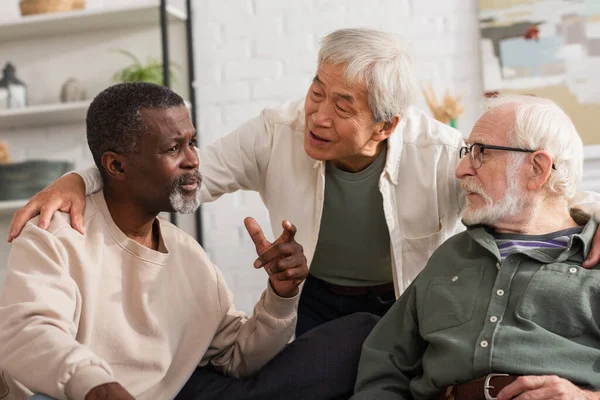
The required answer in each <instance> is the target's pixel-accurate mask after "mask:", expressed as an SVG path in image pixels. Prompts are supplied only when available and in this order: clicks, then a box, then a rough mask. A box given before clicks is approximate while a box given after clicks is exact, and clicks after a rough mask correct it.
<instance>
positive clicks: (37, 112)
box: [0, 100, 90, 132]
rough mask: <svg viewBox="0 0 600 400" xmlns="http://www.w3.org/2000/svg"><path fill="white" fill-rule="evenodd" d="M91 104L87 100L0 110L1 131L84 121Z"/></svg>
mask: <svg viewBox="0 0 600 400" xmlns="http://www.w3.org/2000/svg"><path fill="white" fill-rule="evenodd" d="M89 105H90V101H89V100H86V101H78V102H73V103H58V104H45V105H39V106H31V107H25V108H15V109H9V110H0V132H2V131H5V130H8V129H16V128H30V127H39V126H51V125H61V124H70V123H76V122H84V121H85V116H86V113H87V109H88V106H89Z"/></svg>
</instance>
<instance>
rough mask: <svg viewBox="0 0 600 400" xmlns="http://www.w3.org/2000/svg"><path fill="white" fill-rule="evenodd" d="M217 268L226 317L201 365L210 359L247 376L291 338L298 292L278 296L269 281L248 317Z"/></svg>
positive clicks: (228, 370)
mask: <svg viewBox="0 0 600 400" xmlns="http://www.w3.org/2000/svg"><path fill="white" fill-rule="evenodd" d="M215 270H216V273H217V280H218V290H219V302H220V307H221V312H222V313H223V317H222V320H221V324H220V326H219V328H218V330H217V332H216V334H215V336H214V339H213V340H212V342H211V344H210V346H209V348H208V350H207V352H206V353H205V355H204V357H203V359H202V361H201V363H200V365H206V364H207V363H209V362H210V363H211V364H212V365H213V366H214V367H215V368H217V369H218V370H220V371H221V372H223V373H224V374H226V375H230V376H234V377H236V378H245V377H248V376H251V375H253V374H255V373H256V372H258V371H259V370H260V369H261V368H262V367H263V366H264V365H265V364H266V363H267V362H269V361H270V360H271V359H272V358H273V357H275V355H277V354H278V353H279V352H280V351H281V350H282V349H283V348H284V347H285V346H286V344H287V343H288V341H289V340H290V339H291V338H292V335H293V334H294V329H295V327H296V307H297V304H298V298H299V295H297V296H295V297H292V298H282V297H279V296H277V294H275V292H274V291H273V289H272V288H271V285H270V283H269V284H268V288H267V289H266V290H265V291H264V292H263V293H262V295H261V297H260V299H259V300H258V302H257V303H256V306H255V307H254V314H253V315H252V317H250V318H248V317H247V316H246V315H245V314H244V313H242V312H239V311H236V309H235V306H234V305H233V302H232V296H231V292H230V291H229V289H228V288H227V286H226V284H225V281H224V279H223V276H222V275H221V273H220V272H219V270H218V269H217V268H216V267H215Z"/></svg>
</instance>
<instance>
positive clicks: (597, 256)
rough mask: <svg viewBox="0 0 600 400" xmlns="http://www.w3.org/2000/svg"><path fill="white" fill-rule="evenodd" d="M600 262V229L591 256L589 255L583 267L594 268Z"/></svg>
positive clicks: (595, 237) (593, 242)
mask: <svg viewBox="0 0 600 400" xmlns="http://www.w3.org/2000/svg"><path fill="white" fill-rule="evenodd" d="M598 262H600V228H598V229H597V230H596V234H595V235H594V240H593V241H592V248H591V249H590V254H588V256H587V258H586V259H585V261H584V262H583V264H582V266H583V268H592V267H593V266H594V265H596V264H598Z"/></svg>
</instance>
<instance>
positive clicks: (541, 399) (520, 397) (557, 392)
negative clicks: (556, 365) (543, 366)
mask: <svg viewBox="0 0 600 400" xmlns="http://www.w3.org/2000/svg"><path fill="white" fill-rule="evenodd" d="M599 398H600V397H599V396H598V394H596V393H592V392H590V391H587V390H583V389H580V388H578V387H577V386H575V385H574V384H572V383H571V382H569V381H568V380H566V379H563V378H559V377H558V376H521V377H519V378H517V380H516V381H514V382H513V383H511V384H510V385H508V386H506V387H505V388H504V389H502V390H501V391H500V393H498V396H497V399H498V400H511V399H514V400H592V399H599Z"/></svg>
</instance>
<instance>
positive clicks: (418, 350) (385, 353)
mask: <svg viewBox="0 0 600 400" xmlns="http://www.w3.org/2000/svg"><path fill="white" fill-rule="evenodd" d="M415 297H416V296H415V290H414V282H413V284H412V285H411V286H409V287H408V289H406V291H405V292H404V293H403V294H402V296H400V298H399V299H398V301H396V303H395V304H394V305H393V306H392V308H391V309H390V310H389V311H388V312H387V313H386V315H385V316H384V317H383V318H382V319H381V321H379V322H378V323H377V325H375V328H373V330H372V331H371V333H370V334H369V336H368V337H367V339H366V340H365V342H364V344H363V347H362V352H361V356H360V361H359V364H358V376H357V378H356V385H355V387H354V393H355V394H354V396H353V397H352V399H351V400H373V399H378V400H409V399H412V398H413V397H412V395H411V392H410V382H411V380H412V379H413V378H414V377H415V376H419V375H421V374H422V364H421V360H422V357H423V353H424V352H425V348H426V342H425V341H424V340H423V339H422V338H421V336H420V334H419V325H418V320H417V310H416V305H415Z"/></svg>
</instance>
